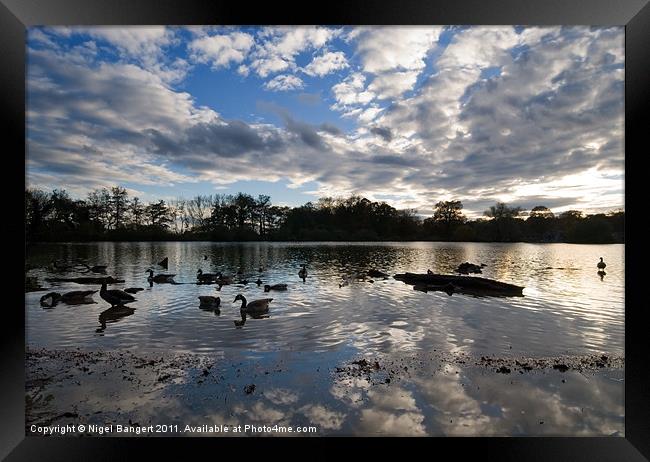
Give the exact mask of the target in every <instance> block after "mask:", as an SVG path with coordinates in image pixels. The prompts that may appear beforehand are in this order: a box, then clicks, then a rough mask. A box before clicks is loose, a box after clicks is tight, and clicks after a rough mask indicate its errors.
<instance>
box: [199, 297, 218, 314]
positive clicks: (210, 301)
mask: <svg viewBox="0 0 650 462" xmlns="http://www.w3.org/2000/svg"><path fill="white" fill-rule="evenodd" d="M199 301H200V305H199V308H201V309H211V310H218V309H219V305H221V298H219V297H213V296H211V295H199Z"/></svg>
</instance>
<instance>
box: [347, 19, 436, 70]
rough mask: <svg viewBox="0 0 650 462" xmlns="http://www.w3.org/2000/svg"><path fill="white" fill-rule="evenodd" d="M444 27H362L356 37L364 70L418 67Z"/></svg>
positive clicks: (419, 67)
mask: <svg viewBox="0 0 650 462" xmlns="http://www.w3.org/2000/svg"><path fill="white" fill-rule="evenodd" d="M441 31H442V28H441V27H438V26H427V27H420V26H417V27H372V28H367V29H364V30H361V31H360V32H359V34H358V36H357V37H356V39H357V41H358V44H357V51H358V52H359V54H360V55H361V62H362V63H363V69H364V71H365V72H370V73H374V74H376V73H380V72H385V71H390V70H418V69H422V68H424V66H425V63H424V58H425V57H426V54H427V53H428V51H429V50H430V49H431V48H432V47H433V46H434V44H435V43H436V42H437V41H438V37H439V36H440V32H441Z"/></svg>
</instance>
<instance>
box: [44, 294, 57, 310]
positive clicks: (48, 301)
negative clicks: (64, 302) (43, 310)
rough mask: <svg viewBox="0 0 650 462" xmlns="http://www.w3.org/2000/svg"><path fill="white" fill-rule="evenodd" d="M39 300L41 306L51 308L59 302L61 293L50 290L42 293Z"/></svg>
mask: <svg viewBox="0 0 650 462" xmlns="http://www.w3.org/2000/svg"><path fill="white" fill-rule="evenodd" d="M40 301H41V306H43V307H48V308H52V307H53V306H55V305H56V304H57V303H59V301H61V294H60V293H58V292H50V293H48V294H45V295H43V296H42V297H41V300H40Z"/></svg>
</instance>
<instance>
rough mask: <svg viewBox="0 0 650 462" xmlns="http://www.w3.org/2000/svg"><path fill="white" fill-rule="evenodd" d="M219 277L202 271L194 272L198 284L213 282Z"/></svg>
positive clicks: (217, 274) (218, 274)
mask: <svg viewBox="0 0 650 462" xmlns="http://www.w3.org/2000/svg"><path fill="white" fill-rule="evenodd" d="M220 277H221V273H204V272H203V270H202V269H199V270H198V271H197V272H196V279H198V280H199V282H215V281H216V280H217V279H219V278H220Z"/></svg>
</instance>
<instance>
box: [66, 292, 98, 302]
mask: <svg viewBox="0 0 650 462" xmlns="http://www.w3.org/2000/svg"><path fill="white" fill-rule="evenodd" d="M94 293H97V291H96V290H74V291H72V292H66V293H65V294H63V295H61V301H63V302H64V303H68V304H70V305H76V304H81V303H91V302H92V303H94V302H95V301H94V300H93V297H92V295H93V294H94Z"/></svg>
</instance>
